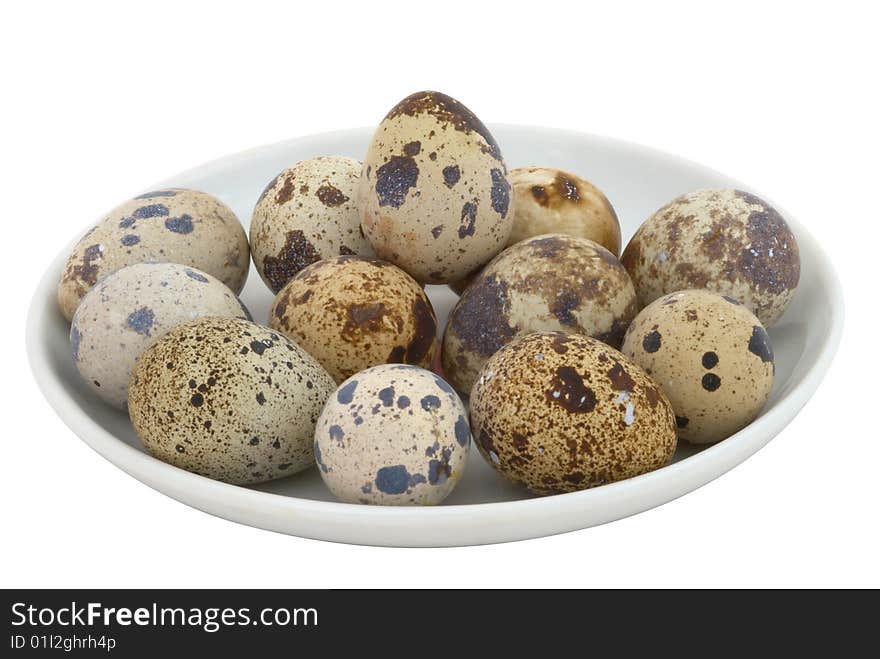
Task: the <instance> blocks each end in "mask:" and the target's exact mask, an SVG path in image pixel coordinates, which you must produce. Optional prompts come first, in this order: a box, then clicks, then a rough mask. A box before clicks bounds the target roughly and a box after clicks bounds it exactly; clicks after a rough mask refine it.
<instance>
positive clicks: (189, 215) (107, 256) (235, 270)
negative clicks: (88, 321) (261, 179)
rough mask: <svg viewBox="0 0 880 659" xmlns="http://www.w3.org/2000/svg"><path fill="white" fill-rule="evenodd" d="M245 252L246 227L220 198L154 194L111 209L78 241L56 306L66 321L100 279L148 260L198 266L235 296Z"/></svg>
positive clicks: (189, 193)
mask: <svg viewBox="0 0 880 659" xmlns="http://www.w3.org/2000/svg"><path fill="white" fill-rule="evenodd" d="M249 254H250V251H249V248H248V242H247V236H246V235H245V232H244V229H243V228H242V226H241V224H240V223H239V221H238V218H236V217H235V214H234V213H233V212H232V211H231V210H230V209H229V208H228V207H227V206H226V205H225V204H223V203H222V202H221V201H220V200H219V199H216V198H215V197H212V196H211V195H209V194H207V193H205V192H199V191H198V190H184V189H181V188H172V189H168V190H154V191H153V192H147V193H145V194H142V195H139V196H137V197H135V198H134V199H131V200H129V201H127V202H125V203H124V204H122V205H121V206H118V207H117V208H115V209H113V210H112V211H110V212H109V213H108V214H107V215H105V216H104V217H103V218H102V219H101V220H100V221H99V222H98V224H97V225H95V226H94V227H93V228H92V229H91V230H90V231H89V232H88V233H86V235H84V236H83V237H82V238H81V239H80V241H79V242H78V243H77V244H76V247H74V248H73V253H72V254H71V255H70V258H69V259H68V260H67V264H66V265H65V267H64V271H63V273H62V275H61V281H60V283H59V284H58V304H59V306H60V307H61V311H62V313H63V314H64V317H65V318H67V320H70V319H72V318H73V314H74V312H75V311H76V307H77V306H78V305H79V303H80V300H82V298H83V297H84V296H85V294H86V293H88V292H89V291H90V290H91V288H92V287H93V286H94V285H95V284H96V283H97V282H98V281H99V280H100V279H102V278H104V277H106V276H107V275H109V274H110V273H111V272H114V271H115V270H118V269H119V268H122V267H124V266H127V265H132V264H134V263H143V262H147V261H154V262H155V261H161V262H172V263H182V264H184V265H188V266H191V267H193V268H198V269H199V270H202V271H204V272H207V273H208V274H210V275H212V276H214V277H216V278H217V279H219V280H220V281H222V282H223V283H224V284H226V285H227V286H228V287H229V288H230V289H232V292H233V293H236V294H238V293H240V292H241V289H242V288H243V287H244V282H245V279H247V272H248V266H249V265H250V258H249Z"/></svg>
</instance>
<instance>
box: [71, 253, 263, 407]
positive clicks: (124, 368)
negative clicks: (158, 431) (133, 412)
mask: <svg viewBox="0 0 880 659" xmlns="http://www.w3.org/2000/svg"><path fill="white" fill-rule="evenodd" d="M202 316H226V317H229V318H243V319H248V320H250V314H249V313H248V310H247V309H246V308H245V307H244V305H243V304H242V303H241V302H240V301H239V299H238V298H237V297H236V296H235V294H234V293H233V292H232V291H230V290H229V288H228V287H226V286H224V285H223V283H222V282H220V281H219V280H218V279H215V278H214V277H212V276H211V275H209V274H208V273H206V272H202V271H200V270H196V269H195V268H189V267H187V266H185V265H180V264H178V263H136V264H135V265H130V266H127V267H125V268H120V269H119V270H117V271H116V272H114V273H113V274H111V275H109V276H107V277H105V278H104V279H102V280H101V281H99V282H98V283H97V284H96V285H95V287H94V288H93V289H92V290H90V291H89V292H88V293H86V296H85V297H84V298H83V299H82V302H80V305H79V306H78V307H77V309H76V313H75V314H74V315H73V321H72V322H71V325H70V347H71V352H72V354H73V361H74V363H75V364H76V368H77V370H79V373H80V375H81V376H82V378H83V380H85V381H86V382H87V383H88V384H89V387H90V388H91V389H92V390H93V391H94V392H95V393H96V394H97V395H98V396H99V397H100V398H102V399H104V400H105V401H107V402H108V403H110V404H111V405H113V406H115V407H118V408H124V407H125V405H126V402H127V401H128V379H129V377H130V376H131V371H132V369H133V368H134V365H135V363H136V362H137V360H138V357H140V355H141V353H142V352H143V351H144V350H146V349H147V347H149V346H150V345H152V344H153V343H155V342H156V341H158V340H159V337H161V336H162V335H163V334H164V333H165V332H167V331H168V330H170V329H171V328H173V327H176V326H177V325H181V324H182V323H185V322H188V321H190V320H194V319H196V318H199V317H202Z"/></svg>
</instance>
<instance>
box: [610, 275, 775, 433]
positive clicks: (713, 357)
mask: <svg viewBox="0 0 880 659" xmlns="http://www.w3.org/2000/svg"><path fill="white" fill-rule="evenodd" d="M623 352H624V354H626V355H627V356H628V357H629V358H630V359H632V360H633V361H634V362H635V363H637V364H638V365H639V366H641V367H642V368H644V369H645V371H647V372H648V373H649V374H650V375H651V377H652V378H654V380H655V381H656V382H657V383H658V384H659V385H660V387H661V388H662V389H663V391H664V393H665V394H666V395H667V396H668V397H669V400H670V402H671V403H672V407H673V409H674V410H675V415H676V417H675V419H676V425H677V426H678V436H679V437H680V438H682V439H685V440H687V441H689V442H691V443H694V444H708V443H712V442H717V441H719V440H722V439H725V438H727V437H729V436H730V435H732V434H733V433H735V432H737V431H738V430H740V429H742V428H744V427H745V426H746V425H747V424H749V423H750V422H751V421H752V420H753V419H754V418H755V417H756V416H757V415H758V413H759V412H760V411H761V409H762V408H763V407H764V404H765V403H766V402H767V398H768V397H769V395H770V389H771V387H772V386H773V371H774V367H773V348H772V346H771V344H770V337H769V336H768V335H767V332H766V330H765V329H764V326H763V325H761V322H760V321H759V320H758V319H757V318H756V317H755V315H754V314H753V313H752V312H750V311H749V310H748V309H746V308H745V307H744V306H742V305H740V304H739V303H737V302H736V301H735V300H734V299H733V298H725V297H723V296H721V295H718V294H717V293H711V292H709V291H706V290H687V291H679V292H677V293H672V294H670V295H665V296H663V297H661V298H660V299H658V300H655V301H654V302H652V303H651V304H649V305H648V306H647V307H645V308H644V309H643V310H642V311H641V312H640V313H639V315H638V316H636V319H635V320H634V321H633V323H632V325H630V328H629V331H628V332H627V334H626V339H625V340H624V343H623Z"/></svg>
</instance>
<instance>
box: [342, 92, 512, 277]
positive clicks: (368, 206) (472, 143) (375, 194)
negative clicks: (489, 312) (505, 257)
mask: <svg viewBox="0 0 880 659" xmlns="http://www.w3.org/2000/svg"><path fill="white" fill-rule="evenodd" d="M358 204H359V206H360V211H361V226H362V227H363V229H364V234H365V235H366V237H367V240H369V241H370V244H371V245H372V246H373V249H374V250H375V252H376V254H377V255H378V256H379V257H380V258H382V259H385V260H387V261H391V262H392V263H394V264H396V265H398V266H400V267H401V268H403V269H404V270H406V271H407V272H408V273H409V274H410V275H412V276H413V277H414V278H415V279H416V280H418V281H420V282H422V283H430V284H443V283H448V282H450V281H456V280H459V279H462V278H463V277H465V276H466V275H469V274H471V273H473V272H475V271H476V270H478V269H479V268H480V267H481V266H482V265H483V264H484V263H486V262H487V261H488V260H489V259H491V258H492V257H493V256H494V255H495V254H497V253H498V252H499V251H501V249H502V248H503V247H504V246H505V245H506V244H507V239H508V237H509V236H510V231H511V227H512V223H513V213H512V212H511V211H512V208H511V206H512V201H511V195H510V180H509V178H508V173H507V167H506V165H505V164H504V160H503V158H502V156H501V149H500V148H499V147H498V143H497V142H496V141H495V139H494V138H493V137H492V135H491V133H489V130H488V129H487V128H486V126H485V125H483V122H481V121H480V120H479V119H478V118H477V116H476V115H475V114H474V113H473V112H471V111H470V110H469V109H468V108H466V107H465V106H464V105H462V104H461V103H459V102H458V101H456V100H455V99H453V98H450V97H449V96H446V95H445V94H441V93H439V92H430V91H426V92H418V93H415V94H412V95H411V96H408V97H407V98H405V99H403V100H402V101H401V102H400V103H398V104H397V105H396V106H394V108H392V110H391V111H390V112H389V113H388V114H387V115H386V117H385V118H384V119H383V120H382V123H380V124H379V127H378V128H377V129H376V132H375V134H374V135H373V140H372V142H371V143H370V147H369V149H368V151H367V155H366V157H365V158H364V168H363V172H362V174H361V180H360V186H359V188H358Z"/></svg>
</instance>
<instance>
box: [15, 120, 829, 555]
mask: <svg viewBox="0 0 880 659" xmlns="http://www.w3.org/2000/svg"><path fill="white" fill-rule="evenodd" d="M492 126H493V130H494V129H496V128H499V129H502V130H504V131H508V132H509V131H513V132H517V131H525V132H529V133H534V132H543V133H545V134H547V135H551V134H552V135H555V136H556V137H562V138H564V137H569V138H575V139H579V140H590V141H593V142H604V143H607V144H608V145H609V146H611V147H613V148H618V149H619V148H620V147H625V148H627V149H631V150H635V151H649V152H651V153H653V154H654V155H655V156H656V157H659V158H663V159H666V160H669V161H674V162H675V163H676V164H677V165H678V166H679V167H681V166H687V167H689V168H694V169H698V170H700V171H703V172H710V173H711V174H713V175H717V176H718V177H721V178H724V179H728V180H730V181H731V182H733V183H734V184H736V185H738V186H742V187H743V188H745V189H751V188H750V187H749V186H746V185H744V184H742V183H740V182H739V181H737V180H736V179H732V178H731V177H729V176H727V175H726V174H723V173H722V172H719V171H717V170H715V169H713V168H711V167H706V166H704V165H701V164H699V163H697V162H695V161H692V160H689V159H687V158H683V157H681V156H678V155H675V154H672V153H669V152H667V151H663V150H660V149H655V148H653V147H649V146H643V145H640V144H638V143H635V142H629V141H626V140H618V139H616V138H612V137H607V136H601V135H594V134H591V133H586V132H581V131H574V130H566V129H558V128H549V127H542V126H528V125H519V124H492ZM365 130H367V131H369V130H372V129H370V128H365V127H359V128H352V129H345V130H337V131H329V132H323V133H315V134H310V135H304V136H301V137H294V138H290V139H287V140H282V141H280V142H274V143H269V144H264V145H261V146H257V147H252V148H249V149H246V150H243V151H238V152H235V153H232V154H228V155H226V156H221V157H220V158H216V159H213V160H210V161H208V162H205V163H203V164H201V165H197V166H195V167H191V168H188V169H186V170H184V171H182V172H180V173H178V174H176V175H175V176H173V177H169V178H166V179H164V180H163V181H160V182H159V183H157V184H156V185H155V186H151V187H161V186H167V185H168V184H169V182H171V181H173V180H174V179H178V178H183V177H186V176H187V175H191V174H193V173H196V172H206V171H208V172H210V171H212V170H214V171H216V170H217V169H218V168H220V167H229V166H231V165H235V164H238V165H239V166H240V165H241V164H244V163H246V161H247V160H248V159H250V158H253V157H254V156H255V155H257V154H259V153H261V152H264V151H266V150H267V149H270V148H271V149H283V148H285V146H287V145H293V144H302V143H303V142H306V141H309V140H318V141H320V140H326V139H328V138H330V137H336V138H339V137H342V136H344V135H355V134H359V133H363V131H365ZM757 194H759V196H761V197H762V198H765V199H768V201H771V202H772V199H771V198H770V197H768V196H766V195H763V194H762V193H760V192H758V193H757ZM774 205H775V206H776V207H777V208H779V209H780V212H781V213H782V214H783V216H784V217H785V218H786V220H787V221H788V222H789V224H790V225H791V226H792V229H793V230H794V233H795V235H797V238H798V245H799V248H800V250H801V253H802V254H804V253H807V254H809V260H810V262H811V267H813V268H814V269H815V272H816V276H817V281H818V283H820V284H823V285H824V286H825V288H826V290H827V292H826V294H827V296H828V300H829V302H830V304H831V308H830V309H829V312H830V330H829V332H828V335H827V336H826V337H824V340H823V343H822V344H821V346H820V347H819V353H818V356H817V358H816V359H815V361H813V363H812V364H809V365H807V367H806V372H805V373H804V374H803V376H802V377H801V378H800V380H799V381H798V382H797V383H796V384H795V385H794V386H792V387H791V389H790V390H789V391H787V392H785V393H783V394H782V395H781V396H780V398H779V400H778V401H777V402H776V403H775V404H774V406H773V407H772V408H771V409H768V410H766V411H765V412H764V413H763V414H762V416H760V417H759V418H758V419H756V420H755V421H753V422H752V423H750V424H749V425H748V426H746V428H744V429H743V430H741V431H739V432H738V433H736V434H735V435H733V436H732V437H730V438H728V439H727V440H725V441H723V442H719V443H718V444H714V445H712V446H709V447H707V448H705V449H703V450H701V451H700V452H699V453H697V454H695V455H692V456H689V457H687V458H684V459H682V460H680V461H679V462H676V463H673V464H669V465H666V466H664V467H661V468H660V469H657V470H655V471H653V472H649V473H647V474H642V475H640V476H636V477H634V478H630V479H627V480H624V481H619V482H616V483H610V484H607V485H603V486H601V487H598V488H592V489H587V490H581V491H578V492H569V493H565V494H557V495H552V496H545V497H533V498H528V499H522V500H515V501H500V502H491V503H475V504H448V505H447V504H443V505H438V506H432V507H394V506H363V505H357V504H348V503H341V502H335V501H319V500H315V499H306V498H300V497H295V496H287V495H283V494H276V493H272V492H263V491H259V490H253V489H250V488H247V487H241V486H237V485H231V484H228V483H223V482H220V481H215V480H212V479H210V478H207V477H204V476H200V475H198V474H193V473H190V472H187V471H184V470H182V469H180V468H178V467H174V466H172V465H169V464H167V463H164V462H162V461H160V460H158V459H156V458H154V457H152V456H151V455H149V454H148V453H145V452H143V451H140V450H138V449H136V448H135V447H133V446H130V445H129V444H127V443H126V442H124V441H122V440H120V439H118V438H117V437H116V436H115V435H113V434H112V433H111V432H109V431H107V430H105V429H104V428H103V427H101V426H100V425H99V424H98V423H96V422H94V421H93V420H92V419H91V417H90V416H89V415H88V414H87V413H86V412H85V410H83V409H82V408H80V407H79V405H78V404H77V403H76V402H75V400H74V399H73V397H72V396H71V395H70V394H69V393H68V391H67V390H66V388H65V387H64V385H63V382H62V381H61V380H60V379H59V378H58V377H55V376H54V373H53V371H52V368H51V364H50V358H49V352H48V349H47V348H44V346H43V342H42V341H40V340H39V338H40V336H41V328H42V327H43V326H44V325H45V321H46V319H47V318H48V314H49V313H52V312H53V311H56V312H57V309H56V305H55V291H56V285H57V279H58V276H59V273H60V271H61V269H62V267H63V265H64V262H65V261H66V259H67V255H68V253H69V251H70V246H66V247H65V248H63V249H62V251H61V252H59V253H58V254H57V255H56V256H55V257H54V258H53V259H52V261H51V263H50V265H49V266H48V268H47V269H46V271H45V272H44V273H43V275H42V276H41V278H40V281H39V283H38V285H37V287H36V290H35V291H34V293H33V296H32V298H31V302H30V306H29V309H28V314H27V321H26V336H25V342H26V351H27V357H28V361H29V363H30V366H31V372H32V374H33V376H34V379H35V380H36V382H37V385H38V387H39V389H40V391H41V392H42V393H43V396H44V397H45V398H46V400H47V402H48V403H49V405H50V407H51V408H52V409H53V411H54V412H55V413H56V414H57V415H58V416H59V417H60V418H61V420H62V421H63V422H64V424H65V425H67V426H68V428H70V429H71V430H72V431H73V432H74V434H75V435H76V436H77V437H79V438H80V439H81V440H82V441H83V442H84V443H85V444H87V445H88V446H89V447H90V448H92V449H93V450H94V451H95V452H97V453H98V454H99V455H101V456H102V457H104V458H105V459H106V460H108V461H109V462H111V463H112V464H114V465H115V466H117V467H118V468H120V469H122V470H123V471H124V472H125V473H127V474H128V475H130V476H132V477H134V478H136V479H137V480H139V481H141V482H142V483H144V484H146V485H148V486H149V487H151V488H153V489H155V490H157V491H159V492H161V493H163V494H165V495H166V496H170V497H172V498H174V499H176V500H178V501H180V502H181V503H185V504H186V505H189V506H191V507H194V508H197V509H199V510H202V511H203V512H207V513H209V514H212V515H215V516H217V517H221V518H224V519H228V520H230V521H234V522H238V523H241V524H245V525H249V526H255V527H258V528H263V529H266V530H270V531H276V532H280V533H288V534H291V535H297V536H300V537H307V538H313V539H318V540H326V541H334V542H346V543H351V544H369V545H383V546H423V547H437V546H462V545H474V544H492V543H498V542H510V541H516V540H524V539H528V538H534V537H541V536H547V535H555V534H557V533H565V532H569V531H573V530H577V529H582V528H587V527H591V526H596V525H599V524H604V523H606V522H608V521H612V520H616V519H621V518H623V517H627V516H629V515H632V514H636V513H638V512H643V511H645V510H649V509H651V508H654V507H657V506H659V505H663V504H664V503H668V502H669V501H671V500H673V499H675V498H678V497H679V496H681V495H683V494H686V493H687V492H690V491H693V490H695V489H698V488H699V487H702V486H703V485H705V484H706V483H708V482H710V481H712V480H714V479H715V478H717V477H718V476H721V475H722V474H724V473H726V472H727V471H729V470H730V469H732V468H733V467H735V466H736V465H738V464H740V463H741V462H743V461H745V460H746V459H748V458H749V457H750V456H751V455H753V454H754V453H756V452H757V451H758V450H760V449H761V448H763V447H764V446H765V445H766V444H768V443H769V442H770V441H771V440H772V439H773V438H774V437H775V436H776V435H777V434H778V433H779V432H780V431H781V430H782V429H783V428H784V427H785V426H786V425H787V424H788V423H789V422H790V421H791V420H792V419H793V418H794V417H795V416H796V415H797V414H798V412H799V411H800V409H801V408H802V407H803V406H804V405H805V404H806V402H807V401H808V400H809V399H810V398H811V397H812V395H813V394H814V393H815V391H816V389H817V388H818V386H819V384H820V383H821V381H822V379H823V378H824V376H825V374H826V372H827V370H828V368H829V367H830V364H831V362H832V360H833V358H834V355H835V353H836V351H837V348H838V346H839V343H840V339H841V336H842V333H843V325H844V313H845V309H844V300H843V290H842V286H841V284H840V279H839V277H838V275H837V273H836V271H835V269H834V266H833V264H832V262H831V260H830V258H829V257H828V255H827V254H826V253H825V251H824V250H823V249H822V248H821V246H820V245H819V243H818V241H816V239H815V238H814V237H813V236H812V234H811V233H810V232H809V231H808V230H807V229H806V228H805V227H804V226H803V225H802V224H801V223H800V222H799V221H798V220H797V219H796V218H794V217H793V216H792V215H791V214H790V213H787V212H786V211H785V210H784V209H783V208H781V207H780V206H778V205H776V204H775V203H774ZM71 244H72V243H71ZM805 248H806V249H805ZM670 485H672V487H670ZM676 485H678V486H677V487H676ZM661 491H662V492H663V493H662V494H661V495H660V496H657V494H658V493H659V492H661ZM652 492H653V493H654V494H653V495H652V496H647V497H646V494H651V493H652ZM646 498H647V499H649V500H650V501H652V503H650V504H649V505H645V503H644V501H643V500H644V499H646ZM621 504H624V505H621ZM602 506H605V507H606V508H605V514H604V515H603V514H601V513H597V512H596V511H595V510H593V511H592V513H593V514H592V518H593V521H590V522H588V523H582V522H580V521H574V522H573V523H569V524H567V525H565V524H553V525H550V526H551V527H552V528H541V529H537V530H535V527H534V526H529V525H527V524H524V525H522V527H521V528H517V527H516V525H512V524H511V523H510V522H511V521H512V520H516V519H517V518H521V517H530V518H532V517H536V516H538V517H540V516H541V515H546V517H547V518H553V517H554V516H557V517H558V516H560V515H561V516H563V517H564V516H566V515H568V516H569V517H571V514H572V513H575V512H577V510H578V509H590V508H593V507H602ZM258 509H259V511H263V514H262V515H259V514H258ZM255 513H257V514H255ZM279 513H280V514H282V515H288V516H289V519H287V522H288V524H282V523H279V522H283V521H285V520H284V518H282V519H281V520H279V519H277V517H276V516H277V515H278V514H279ZM500 517H503V518H507V520H508V522H507V524H506V526H505V529H504V530H503V531H501V532H496V533H492V532H487V531H486V528H485V527H487V526H489V525H488V524H487V522H493V521H497V518H500ZM576 517H577V515H575V518H576ZM255 518H257V519H255ZM322 518H323V519H325V520H326V519H328V518H329V519H330V520H331V523H329V524H327V525H326V532H324V533H321V532H316V530H315V529H313V528H312V527H313V526H314V524H315V522H316V521H317V520H320V519H322ZM462 518H463V519H465V520H466V524H465V526H466V527H468V528H469V529H470V532H469V534H467V537H462V538H450V539H448V541H447V540H444V539H443V538H442V537H440V536H438V535H437V534H436V533H430V532H428V531H429V530H430V525H432V524H436V523H438V522H441V521H449V520H459V519H462ZM365 521H366V523H367V524H375V525H376V526H375V527H374V528H373V532H372V533H371V532H369V531H370V530H369V529H368V530H367V532H366V533H363V532H359V527H358V524H360V525H363V524H364V522H365ZM351 522H355V523H356V524H355V528H354V529H352V528H350V527H347V526H346V524H348V523H351ZM543 526H544V527H547V524H546V523H545V524H544V525H543ZM291 527H292V528H291ZM481 527H483V528H481ZM419 530H423V531H425V532H426V533H425V534H424V535H423V536H420V535H418V533H417V532H418V531H419ZM389 531H390V532H391V534H392V535H391V536H389V537H383V538H378V534H380V533H388V532H389ZM377 540H378V541H377Z"/></svg>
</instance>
